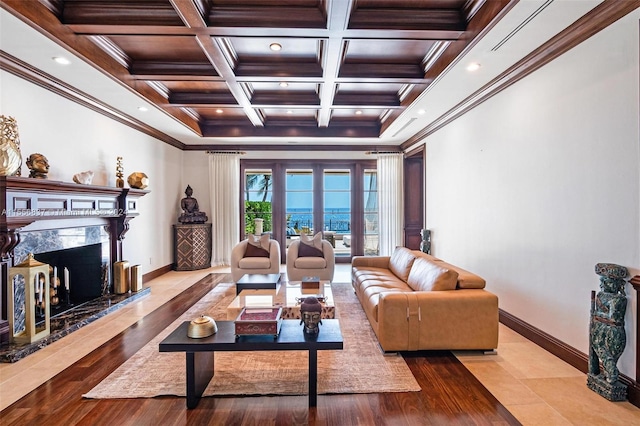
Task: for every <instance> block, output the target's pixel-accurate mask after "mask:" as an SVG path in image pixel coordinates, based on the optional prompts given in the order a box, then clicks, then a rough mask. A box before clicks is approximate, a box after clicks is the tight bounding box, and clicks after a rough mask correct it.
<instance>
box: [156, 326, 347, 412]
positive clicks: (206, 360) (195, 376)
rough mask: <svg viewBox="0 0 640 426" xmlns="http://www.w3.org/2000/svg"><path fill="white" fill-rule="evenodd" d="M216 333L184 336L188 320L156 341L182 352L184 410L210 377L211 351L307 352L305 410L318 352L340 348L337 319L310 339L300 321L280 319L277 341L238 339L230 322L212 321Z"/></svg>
mask: <svg viewBox="0 0 640 426" xmlns="http://www.w3.org/2000/svg"><path fill="white" fill-rule="evenodd" d="M216 323H217V324H218V332H217V333H216V334H214V335H213V336H209V337H205V338H203V339H192V338H190V337H187V328H188V327H189V321H185V322H183V323H182V324H181V325H180V326H179V327H178V328H177V329H175V330H174V331H173V332H172V333H171V334H170V335H169V336H167V337H166V338H165V339H164V340H163V341H162V342H160V352H186V358H187V408H195V407H196V406H197V405H198V402H199V401H200V398H201V397H202V393H203V392H204V390H205V389H206V387H207V385H208V384H209V382H210V381H211V379H212V378H213V374H214V353H215V351H299V350H304V351H309V407H315V406H316V404H317V399H318V351H319V350H328V349H342V332H341V331H340V323H339V322H338V320H337V319H324V320H322V324H321V325H320V333H318V334H317V335H315V336H310V335H307V334H305V333H303V331H302V325H300V320H283V321H282V328H281V329H280V334H279V335H278V337H277V338H275V337H273V336H271V335H269V336H240V337H237V338H236V335H235V327H234V323H233V321H216Z"/></svg>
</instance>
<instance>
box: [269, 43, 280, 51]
mask: <svg viewBox="0 0 640 426" xmlns="http://www.w3.org/2000/svg"><path fill="white" fill-rule="evenodd" d="M269 49H271V50H273V51H274V52H277V51H279V50H282V45H281V44H280V43H271V44H270V45H269Z"/></svg>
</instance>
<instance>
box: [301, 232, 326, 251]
mask: <svg viewBox="0 0 640 426" xmlns="http://www.w3.org/2000/svg"><path fill="white" fill-rule="evenodd" d="M300 242H301V243H302V244H307V245H310V246H312V247H315V248H316V249H318V250H320V251H322V232H318V233H317V234H316V235H314V236H313V238H312V237H310V236H308V235H307V234H300Z"/></svg>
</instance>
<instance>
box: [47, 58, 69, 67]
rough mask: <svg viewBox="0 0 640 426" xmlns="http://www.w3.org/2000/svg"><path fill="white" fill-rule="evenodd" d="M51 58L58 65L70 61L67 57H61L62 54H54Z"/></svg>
mask: <svg viewBox="0 0 640 426" xmlns="http://www.w3.org/2000/svg"><path fill="white" fill-rule="evenodd" d="M51 59H53V60H54V61H56V63H58V64H60V65H69V64H70V63H71V61H70V60H68V59H67V58H63V57H62V56H54V57H53V58H51Z"/></svg>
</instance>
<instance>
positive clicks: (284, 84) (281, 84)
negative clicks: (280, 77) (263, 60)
mask: <svg viewBox="0 0 640 426" xmlns="http://www.w3.org/2000/svg"><path fill="white" fill-rule="evenodd" d="M280 87H289V83H287V82H286V81H281V82H280Z"/></svg>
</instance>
